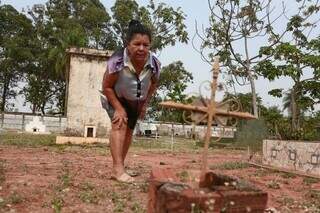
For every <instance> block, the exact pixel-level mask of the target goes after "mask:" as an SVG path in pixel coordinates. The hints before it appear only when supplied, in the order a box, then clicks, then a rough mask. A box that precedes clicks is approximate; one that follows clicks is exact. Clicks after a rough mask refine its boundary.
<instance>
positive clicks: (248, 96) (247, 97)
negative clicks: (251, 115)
mask: <svg viewBox="0 0 320 213" xmlns="http://www.w3.org/2000/svg"><path fill="white" fill-rule="evenodd" d="M229 99H235V100H238V101H239V103H240V105H241V110H242V111H244V112H252V106H253V104H252V93H237V94H231V93H226V94H225V95H224V97H223V101H226V100H229ZM256 100H257V108H258V109H259V108H263V106H262V98H261V97H259V96H257V98H256Z"/></svg>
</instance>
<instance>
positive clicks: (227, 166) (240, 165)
mask: <svg viewBox="0 0 320 213" xmlns="http://www.w3.org/2000/svg"><path fill="white" fill-rule="evenodd" d="M249 167H250V164H249V163H247V162H239V161H233V162H226V163H223V164H218V165H213V166H210V169H213V170H214V169H220V170H235V169H246V168H249Z"/></svg>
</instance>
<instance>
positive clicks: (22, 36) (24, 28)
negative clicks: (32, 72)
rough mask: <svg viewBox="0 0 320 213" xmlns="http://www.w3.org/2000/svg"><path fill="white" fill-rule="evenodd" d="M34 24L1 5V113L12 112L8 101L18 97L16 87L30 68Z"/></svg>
mask: <svg viewBox="0 0 320 213" xmlns="http://www.w3.org/2000/svg"><path fill="white" fill-rule="evenodd" d="M32 34H33V29H32V24H31V22H30V20H28V18H27V17H26V16H25V15H23V14H20V13H19V12H18V11H17V10H15V9H14V8H13V7H12V6H11V5H0V82H1V83H0V84H1V86H0V88H1V89H0V90H1V94H0V96H1V101H0V103H1V106H0V111H4V110H10V103H9V102H8V100H10V99H13V98H15V96H16V95H17V90H16V87H17V86H18V82H19V81H20V80H21V79H22V77H23V75H22V73H21V72H20V70H22V69H25V70H28V69H29V68H30V64H31V63H30V60H31V59H32V54H31V49H30V36H32Z"/></svg>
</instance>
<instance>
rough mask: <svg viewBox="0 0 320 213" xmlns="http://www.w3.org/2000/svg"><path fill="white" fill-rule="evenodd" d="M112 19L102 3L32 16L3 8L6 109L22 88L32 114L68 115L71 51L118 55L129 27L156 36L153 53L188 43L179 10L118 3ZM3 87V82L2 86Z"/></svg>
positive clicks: (64, 1) (70, 2) (66, 5)
mask: <svg viewBox="0 0 320 213" xmlns="http://www.w3.org/2000/svg"><path fill="white" fill-rule="evenodd" d="M111 12H112V15H110V14H109V13H108V12H107V11H106V8H105V7H104V6H103V4H102V3H101V2H100V1H99V0H49V1H47V3H45V4H44V5H39V4H37V5H34V6H33V7H32V8H31V9H28V10H27V13H28V16H27V17H26V16H25V15H23V14H21V13H19V12H17V11H16V10H15V9H14V8H13V7H12V6H10V5H1V7H0V64H1V66H0V82H1V85H0V91H1V97H2V98H1V100H0V103H1V108H0V110H1V111H3V110H4V109H5V107H7V109H10V106H9V105H8V104H9V102H7V100H9V99H11V98H14V97H15V96H16V95H17V83H18V82H19V81H21V80H22V77H23V81H24V82H25V83H26V86H24V87H23V88H22V90H21V91H20V92H19V94H22V95H24V97H25V103H24V104H27V103H30V104H31V105H32V106H31V107H32V112H33V113H36V112H42V114H46V113H49V112H50V113H51V114H64V113H65V112H64V108H65V95H66V80H67V79H68V72H67V64H68V55H67V53H66V50H67V49H68V48H70V47H89V48H97V49H108V50H116V49H118V48H119V47H120V46H123V45H124V40H125V38H124V37H125V33H126V30H127V29H126V27H127V26H128V23H129V21H130V20H131V19H140V20H141V21H142V22H143V23H145V24H147V25H148V26H150V28H151V30H152V33H153V35H154V40H153V44H152V47H153V50H154V51H157V50H161V49H163V48H164V47H166V46H168V45H174V44H175V42H176V41H180V42H184V43H187V41H188V36H187V32H186V30H185V25H184V20H185V15H184V13H183V12H182V11H181V9H180V8H177V9H176V8H172V7H169V6H167V5H165V4H164V3H161V4H158V5H156V4H154V3H153V1H150V3H149V5H147V6H146V7H143V6H139V5H138V3H137V2H136V1H134V0H120V1H115V4H114V6H113V7H112V8H111ZM2 82H3V83H2Z"/></svg>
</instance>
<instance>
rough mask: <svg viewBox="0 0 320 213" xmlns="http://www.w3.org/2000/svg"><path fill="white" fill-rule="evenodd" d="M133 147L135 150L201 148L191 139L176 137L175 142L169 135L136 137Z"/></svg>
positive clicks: (186, 149) (180, 150)
mask: <svg viewBox="0 0 320 213" xmlns="http://www.w3.org/2000/svg"><path fill="white" fill-rule="evenodd" d="M132 148H133V149H134V150H141V149H143V150H157V151H173V152H183V151H195V150H199V149H201V147H199V146H197V145H196V142H195V141H194V140H191V139H186V138H180V137H174V138H173V143H172V139H171V137H169V136H162V137H161V138H157V139H155V138H147V137H136V138H135V139H134V140H133V142H132Z"/></svg>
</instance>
